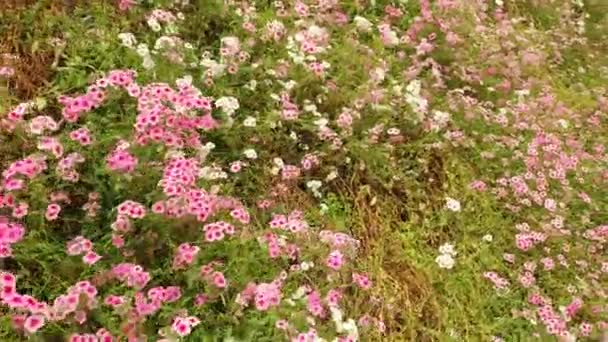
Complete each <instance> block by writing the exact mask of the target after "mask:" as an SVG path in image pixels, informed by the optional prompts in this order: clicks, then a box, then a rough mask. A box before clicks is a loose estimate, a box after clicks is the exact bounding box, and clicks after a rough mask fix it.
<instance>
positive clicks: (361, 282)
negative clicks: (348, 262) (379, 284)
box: [353, 273, 372, 290]
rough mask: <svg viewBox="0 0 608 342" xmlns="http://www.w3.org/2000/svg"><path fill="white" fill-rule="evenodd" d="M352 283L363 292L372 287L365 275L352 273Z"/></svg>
mask: <svg viewBox="0 0 608 342" xmlns="http://www.w3.org/2000/svg"><path fill="white" fill-rule="evenodd" d="M353 281H354V282H355V284H357V285H358V286H359V287H360V288H362V289H364V290H369V289H370V288H371V287H372V282H371V281H370V280H369V278H368V276H367V275H366V274H362V273H353Z"/></svg>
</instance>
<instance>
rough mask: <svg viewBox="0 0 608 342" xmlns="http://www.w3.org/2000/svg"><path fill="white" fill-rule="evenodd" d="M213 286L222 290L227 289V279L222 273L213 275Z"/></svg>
mask: <svg viewBox="0 0 608 342" xmlns="http://www.w3.org/2000/svg"><path fill="white" fill-rule="evenodd" d="M213 284H214V285H215V286H217V287H219V288H220V289H223V288H225V287H226V278H224V274H223V273H222V272H215V273H213Z"/></svg>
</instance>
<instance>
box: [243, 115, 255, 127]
mask: <svg viewBox="0 0 608 342" xmlns="http://www.w3.org/2000/svg"><path fill="white" fill-rule="evenodd" d="M243 126H245V127H255V126H256V118H254V117H253V116H248V117H246V118H245V120H244V121H243Z"/></svg>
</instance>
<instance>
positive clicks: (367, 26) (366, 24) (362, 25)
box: [353, 16, 373, 32]
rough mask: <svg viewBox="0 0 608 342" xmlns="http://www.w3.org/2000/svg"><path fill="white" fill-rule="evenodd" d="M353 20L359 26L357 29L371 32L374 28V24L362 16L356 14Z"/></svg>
mask: <svg viewBox="0 0 608 342" xmlns="http://www.w3.org/2000/svg"><path fill="white" fill-rule="evenodd" d="M353 21H354V23H355V26H356V27H357V30H359V31H361V32H369V31H371V30H372V26H373V24H372V23H371V22H370V21H369V20H367V19H365V18H363V17H361V16H356V17H355V18H354V19H353Z"/></svg>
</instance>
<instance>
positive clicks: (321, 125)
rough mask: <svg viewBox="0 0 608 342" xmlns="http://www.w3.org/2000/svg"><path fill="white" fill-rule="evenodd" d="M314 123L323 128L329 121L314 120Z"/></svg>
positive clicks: (323, 119)
mask: <svg viewBox="0 0 608 342" xmlns="http://www.w3.org/2000/svg"><path fill="white" fill-rule="evenodd" d="M314 123H315V125H317V126H319V127H325V126H327V124H328V123H329V120H327V119H326V118H320V119H318V120H315V122H314Z"/></svg>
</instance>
